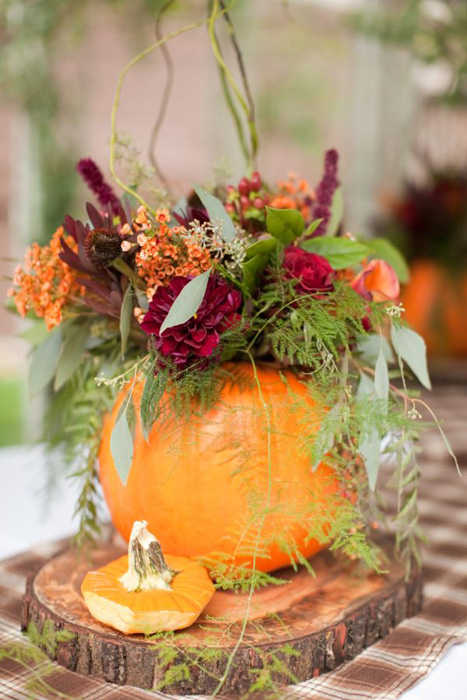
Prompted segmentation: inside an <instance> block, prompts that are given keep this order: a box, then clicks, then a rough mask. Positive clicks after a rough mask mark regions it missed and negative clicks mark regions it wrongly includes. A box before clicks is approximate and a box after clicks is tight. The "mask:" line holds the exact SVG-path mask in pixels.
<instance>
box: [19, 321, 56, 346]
mask: <svg viewBox="0 0 467 700" xmlns="http://www.w3.org/2000/svg"><path fill="white" fill-rule="evenodd" d="M48 334H49V331H48V330H47V326H46V325H45V321H44V320H43V319H38V320H37V321H33V322H32V324H31V325H30V326H29V328H26V330H25V331H22V332H21V333H18V338H23V340H26V341H27V342H28V343H30V344H31V345H32V346H33V347H34V348H36V347H38V346H39V345H42V343H43V342H44V341H45V339H46V338H47V336H48Z"/></svg>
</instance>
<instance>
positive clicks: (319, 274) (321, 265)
mask: <svg viewBox="0 0 467 700" xmlns="http://www.w3.org/2000/svg"><path fill="white" fill-rule="evenodd" d="M284 267H285V269H286V270H287V276H288V277H289V279H290V278H292V279H298V280H300V281H299V283H298V284H297V287H296V291H297V293H298V294H311V295H313V296H319V295H320V293H322V292H330V291H331V290H332V289H333V287H334V278H335V272H334V270H333V269H332V267H331V265H330V264H329V263H328V261H327V260H326V258H322V257H321V255H316V253H308V252H307V251H306V250H303V249H302V248H296V247H294V246H289V247H288V248H286V250H285V255H284Z"/></svg>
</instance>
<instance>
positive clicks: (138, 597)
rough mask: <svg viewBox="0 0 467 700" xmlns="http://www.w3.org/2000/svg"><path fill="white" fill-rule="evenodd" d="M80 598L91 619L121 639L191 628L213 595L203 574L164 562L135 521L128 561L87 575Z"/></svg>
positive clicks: (182, 562) (173, 560)
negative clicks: (122, 637)
mask: <svg viewBox="0 0 467 700" xmlns="http://www.w3.org/2000/svg"><path fill="white" fill-rule="evenodd" d="M81 592H82V594H83V597H84V601H85V603H86V606H87V607H88V610H89V612H90V613H91V615H92V616H93V617H94V618H95V619H96V620H98V621H99V622H102V623H103V624H105V625H110V626H111V627H113V628H114V629H116V630H119V631H120V632H123V633H124V634H138V633H139V634H154V633H155V632H163V631H170V630H178V629H183V628H185V627H189V626H190V625H192V624H193V623H194V622H195V621H196V620H197V618H198V617H199V615H200V614H201V612H202V611H203V610H204V608H205V607H206V605H207V604H208V602H209V601H210V600H211V598H212V596H213V595H214V586H213V584H212V581H211V579H210V578H209V575H208V572H207V571H206V569H205V568H204V566H201V564H198V563H197V562H195V561H192V560H191V559H188V558H187V557H177V556H171V555H167V556H166V557H164V555H163V553H162V550H161V546H160V544H159V542H158V540H157V539H156V538H155V537H154V535H152V534H151V533H150V532H149V531H148V529H147V523H146V522H145V521H144V520H143V521H136V522H135V523H134V524H133V528H132V531H131V537H130V542H129V545H128V555H126V554H125V555H124V556H122V557H120V558H119V559H116V560H115V561H112V562H110V564H107V565H106V566H103V567H102V568H100V569H97V570H96V571H89V572H88V573H87V574H86V576H85V578H84V581H83V583H82V585H81Z"/></svg>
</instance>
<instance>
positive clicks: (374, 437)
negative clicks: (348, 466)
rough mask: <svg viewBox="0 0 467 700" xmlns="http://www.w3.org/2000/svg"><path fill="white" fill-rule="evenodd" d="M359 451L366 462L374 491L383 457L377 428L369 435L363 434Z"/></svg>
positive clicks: (369, 480) (369, 481)
mask: <svg viewBox="0 0 467 700" xmlns="http://www.w3.org/2000/svg"><path fill="white" fill-rule="evenodd" d="M358 451H359V452H360V454H361V456H362V458H363V462H364V464H365V469H366V473H367V475H368V483H369V486H370V489H371V490H372V491H374V490H375V487H376V481H377V479H378V472H379V464H380V458H381V438H380V437H379V435H378V431H377V430H376V429H375V428H373V429H372V430H371V431H370V433H369V434H368V435H366V434H362V436H361V438H360V442H359V445H358Z"/></svg>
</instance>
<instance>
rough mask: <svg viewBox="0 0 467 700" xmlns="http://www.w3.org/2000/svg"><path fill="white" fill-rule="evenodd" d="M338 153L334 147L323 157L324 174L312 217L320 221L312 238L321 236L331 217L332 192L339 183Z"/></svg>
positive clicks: (317, 192)
mask: <svg viewBox="0 0 467 700" xmlns="http://www.w3.org/2000/svg"><path fill="white" fill-rule="evenodd" d="M338 163H339V154H338V152H337V151H336V150H335V149H333V148H332V149H330V150H329V151H326V155H325V157H324V175H323V179H322V180H321V182H320V183H319V185H318V188H317V190H316V204H315V206H314V209H313V219H315V220H316V219H322V222H321V223H320V225H319V226H318V228H317V229H316V231H315V232H314V233H313V235H312V238H315V237H316V236H323V235H324V234H325V233H326V228H327V225H328V223H329V219H330V218H331V207H332V200H333V197H334V193H335V191H336V190H337V188H338V187H339V185H340V182H339V179H338V177H337V171H338Z"/></svg>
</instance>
